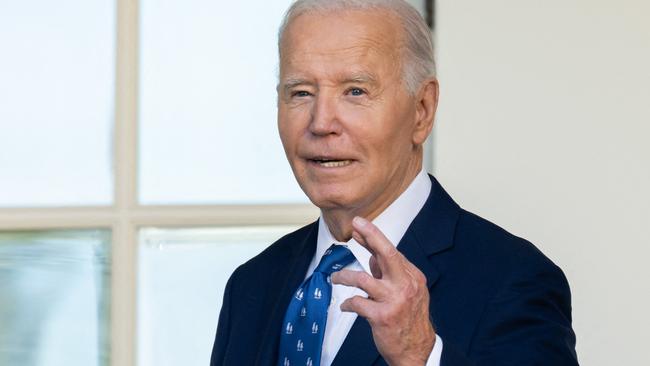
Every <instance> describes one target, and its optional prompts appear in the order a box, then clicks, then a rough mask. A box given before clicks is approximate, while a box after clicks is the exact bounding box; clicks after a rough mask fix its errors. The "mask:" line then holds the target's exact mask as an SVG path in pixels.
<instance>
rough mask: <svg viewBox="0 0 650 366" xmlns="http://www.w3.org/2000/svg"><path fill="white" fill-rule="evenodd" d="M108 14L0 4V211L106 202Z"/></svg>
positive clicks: (97, 4)
mask: <svg viewBox="0 0 650 366" xmlns="http://www.w3.org/2000/svg"><path fill="white" fill-rule="evenodd" d="M114 6H115V2H114V1H109V0H103V1H86V0H61V1H48V0H24V1H1V2H0V45H2V57H0V131H2V132H1V133H0V206H36V205H38V206H45V205H48V206H50V205H98V204H109V203H110V202H111V197H112V182H111V174H112V173H111V157H110V153H111V145H110V144H111V120H112V118H113V111H112V107H113V93H114V87H113V86H114V81H113V76H114V73H113V69H114V62H113V60H114V53H115V52H114V37H115V25H114V23H115V16H114V9H113V8H114Z"/></svg>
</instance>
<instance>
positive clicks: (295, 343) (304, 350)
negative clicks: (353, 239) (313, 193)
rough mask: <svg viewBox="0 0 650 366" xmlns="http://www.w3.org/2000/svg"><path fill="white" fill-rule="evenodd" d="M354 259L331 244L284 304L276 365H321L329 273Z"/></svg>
mask: <svg viewBox="0 0 650 366" xmlns="http://www.w3.org/2000/svg"><path fill="white" fill-rule="evenodd" d="M354 260H355V258H354V255H353V254H352V252H350V250H349V249H348V248H347V247H345V246H343V245H332V246H331V247H330V248H329V249H327V251H325V254H324V255H323V257H322V258H321V260H320V263H319V264H318V266H317V267H316V269H315V270H314V273H313V274H312V275H311V276H309V277H308V278H307V279H306V280H305V281H304V282H303V283H302V285H300V287H299V288H298V289H297V290H296V292H295V293H294V295H293V296H292V298H291V302H290V303H289V306H288V307H287V312H286V314H285V318H284V323H283V325H284V326H283V327H282V330H283V331H282V332H281V335H280V349H279V351H280V352H279V357H278V363H277V365H278V366H291V365H294V366H297V365H301V366H302V365H305V366H320V358H321V348H322V344H323V335H324V333H325V324H326V323H327V308H328V307H329V304H330V300H331V298H332V285H331V279H330V275H331V274H332V273H334V272H336V271H339V270H341V269H342V268H344V267H345V266H347V265H348V264H350V263H352V262H353V261H354Z"/></svg>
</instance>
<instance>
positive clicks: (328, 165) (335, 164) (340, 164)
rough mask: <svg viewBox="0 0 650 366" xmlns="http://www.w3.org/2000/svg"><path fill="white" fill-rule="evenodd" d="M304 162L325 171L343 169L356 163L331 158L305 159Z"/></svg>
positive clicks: (349, 160)
mask: <svg viewBox="0 0 650 366" xmlns="http://www.w3.org/2000/svg"><path fill="white" fill-rule="evenodd" d="M305 160H306V161H307V163H308V165H309V166H311V167H314V168H318V169H326V170H336V169H344V168H347V167H350V166H351V165H353V164H354V163H355V162H356V160H354V159H348V158H340V157H331V156H315V157H313V158H306V159H305Z"/></svg>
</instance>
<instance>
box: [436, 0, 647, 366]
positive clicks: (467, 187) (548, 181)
mask: <svg viewBox="0 0 650 366" xmlns="http://www.w3.org/2000/svg"><path fill="white" fill-rule="evenodd" d="M436 38H437V53H438V62H439V78H440V83H441V100H440V111H439V114H438V117H437V122H436V123H437V126H436V129H435V144H434V145H435V151H434V165H435V172H436V175H437V176H438V177H439V179H440V180H441V182H442V184H443V185H444V186H445V187H446V188H447V189H448V190H449V191H450V193H451V194H452V196H453V197H455V198H456V200H457V201H458V202H459V203H460V204H461V205H462V206H464V207H465V208H466V209H469V210H470V211H474V212H476V213H478V214H479V215H481V216H484V217H486V218H488V219H490V220H492V221H494V222H496V223H498V224H500V225H501V226H503V227H505V228H506V229H508V230H509V231H511V232H513V233H515V234H517V235H520V236H523V237H525V238H527V239H529V240H531V241H533V242H534V243H535V244H536V245H537V246H538V247H540V248H541V249H542V251H544V252H545V253H546V254H547V255H548V256H549V257H550V258H551V259H553V260H554V261H555V262H556V263H557V264H559V265H560V266H561V267H562V268H563V269H564V271H565V273H566V274H567V277H568V278H569V282H570V284H571V287H572V293H573V316H574V328H575V330H576V332H577V336H578V355H579V358H580V361H581V364H583V365H603V366H604V365H650V350H649V349H648V341H650V337H648V335H647V334H648V330H649V329H650V315H649V314H650V266H649V265H648V264H647V263H648V261H649V260H650V239H649V238H650V2H648V1H645V0H619V1H605V0H546V1H533V0H493V1H484V0H439V1H438V2H437V32H436Z"/></svg>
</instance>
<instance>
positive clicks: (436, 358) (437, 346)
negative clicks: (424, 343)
mask: <svg viewBox="0 0 650 366" xmlns="http://www.w3.org/2000/svg"><path fill="white" fill-rule="evenodd" d="M441 356H442V338H440V336H439V335H437V334H436V343H434V344H433V350H431V354H430V355H429V359H428V360H427V364H426V366H440V357H441Z"/></svg>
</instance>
